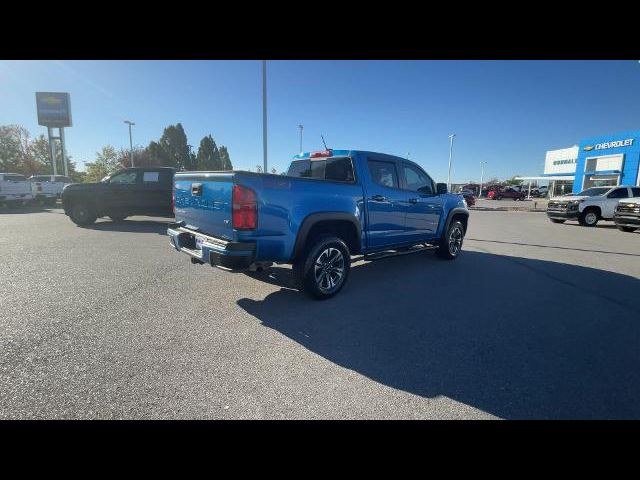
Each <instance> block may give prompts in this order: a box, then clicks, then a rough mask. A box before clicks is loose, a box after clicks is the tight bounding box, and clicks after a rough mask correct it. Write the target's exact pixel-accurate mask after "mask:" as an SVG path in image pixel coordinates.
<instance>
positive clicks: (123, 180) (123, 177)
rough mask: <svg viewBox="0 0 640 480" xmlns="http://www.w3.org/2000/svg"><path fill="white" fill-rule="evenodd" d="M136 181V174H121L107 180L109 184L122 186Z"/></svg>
mask: <svg viewBox="0 0 640 480" xmlns="http://www.w3.org/2000/svg"><path fill="white" fill-rule="evenodd" d="M137 179H138V172H122V173H118V174H117V175H114V176H113V177H111V180H109V183H112V184H119V185H122V184H124V185H131V184H134V183H136V180H137Z"/></svg>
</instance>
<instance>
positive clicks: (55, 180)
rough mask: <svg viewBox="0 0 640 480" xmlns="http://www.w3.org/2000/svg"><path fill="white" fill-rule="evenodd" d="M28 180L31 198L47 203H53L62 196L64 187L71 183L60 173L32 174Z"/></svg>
mask: <svg viewBox="0 0 640 480" xmlns="http://www.w3.org/2000/svg"><path fill="white" fill-rule="evenodd" d="M29 181H30V182H31V193H32V195H33V198H34V199H35V200H38V201H41V202H43V203H45V204H47V205H54V204H55V203H56V201H57V200H58V199H59V198H60V197H61V196H62V190H64V187H66V186H67V185H69V184H71V183H73V182H72V181H71V179H70V178H69V177H64V176H62V175H34V176H32V177H30V178H29Z"/></svg>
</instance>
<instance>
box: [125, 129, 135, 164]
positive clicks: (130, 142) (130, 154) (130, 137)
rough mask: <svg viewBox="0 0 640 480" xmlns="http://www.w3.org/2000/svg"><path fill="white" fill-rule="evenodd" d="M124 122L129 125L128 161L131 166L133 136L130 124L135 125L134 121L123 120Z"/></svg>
mask: <svg viewBox="0 0 640 480" xmlns="http://www.w3.org/2000/svg"><path fill="white" fill-rule="evenodd" d="M124 123H126V124H128V125H129V163H131V166H132V167H133V137H132V136H131V126H132V125H135V123H133V122H130V121H129V120H125V121H124Z"/></svg>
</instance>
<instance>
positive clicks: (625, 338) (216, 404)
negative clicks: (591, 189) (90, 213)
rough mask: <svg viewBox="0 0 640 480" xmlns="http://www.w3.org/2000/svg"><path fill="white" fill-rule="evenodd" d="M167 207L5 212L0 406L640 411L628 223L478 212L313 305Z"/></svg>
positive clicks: (403, 413) (435, 415)
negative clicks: (222, 258) (182, 233)
mask: <svg viewBox="0 0 640 480" xmlns="http://www.w3.org/2000/svg"><path fill="white" fill-rule="evenodd" d="M166 221H167V220H164V219H154V218H145V217H133V218H132V219H128V220H126V221H124V222H123V223H121V224H115V223H111V222H110V221H108V220H99V221H98V223H97V224H96V225H95V226H94V227H93V228H79V227H76V226H75V225H74V224H73V223H72V222H71V221H70V220H69V219H68V218H67V217H66V216H65V215H64V214H63V212H62V211H61V210H60V209H50V210H38V209H32V210H29V209H23V210H13V211H7V210H2V211H0V248H1V249H2V262H0V282H1V287H0V298H1V300H2V302H1V304H2V307H1V308H0V365H1V367H0V368H1V370H0V418H4V419H8V418H105V419H110V418H136V419H137V418H267V419H281V418H286V419H293V418H336V419H340V418H358V419H360V418H362V419H364V418H367V419H368V418H383V419H395V418H410V419H412V418H420V419H466V418H469V419H471V418H473V419H476V418H478V419H480V418H506V419H531V418H540V419H547V418H551V419H557V418H640V323H639V322H638V311H639V308H640V303H639V301H638V295H639V294H640V233H622V232H619V231H618V230H616V229H615V228H614V227H613V224H611V223H608V222H603V223H601V225H599V226H598V227H597V228H591V229H590V228H583V227H579V226H578V225H577V224H576V223H566V224H563V225H556V224H551V223H550V222H549V221H548V220H547V218H546V216H545V215H544V214H543V213H529V212H489V211H473V212H471V218H470V228H469V231H468V234H467V238H466V240H465V244H464V251H463V253H462V255H461V257H460V258H459V259H457V260H456V261H453V262H446V261H442V260H439V259H437V258H436V257H435V255H433V253H431V252H422V253H418V254H414V255H407V256H403V257H397V258H389V259H384V260H379V261H375V262H364V261H362V260H359V261H358V262H357V263H356V264H355V265H354V267H353V270H352V274H351V278H350V280H349V283H348V284H347V285H346V287H345V289H344V290H343V291H342V292H341V294H340V295H339V296H337V297H335V298H333V299H331V300H329V301H326V302H316V301H312V300H310V299H308V298H307V297H306V296H304V295H303V294H302V293H300V292H298V291H296V290H294V289H292V288H290V286H291V284H290V277H289V273H290V270H289V268H286V267H284V266H282V267H275V268H273V269H271V270H270V271H269V272H268V273H262V274H252V275H247V274H231V273H226V272H223V271H220V270H217V269H214V268H211V267H208V266H196V265H192V264H191V263H190V262H189V261H188V259H187V257H186V256H185V255H182V254H179V253H177V252H175V251H174V250H172V249H171V248H170V247H169V245H168V239H167V237H166V234H165V232H166V226H165V225H166Z"/></svg>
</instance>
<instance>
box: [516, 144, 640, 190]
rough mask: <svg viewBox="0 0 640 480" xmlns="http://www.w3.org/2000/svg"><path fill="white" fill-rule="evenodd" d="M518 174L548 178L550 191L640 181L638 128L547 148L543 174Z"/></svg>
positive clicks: (639, 183)
mask: <svg viewBox="0 0 640 480" xmlns="http://www.w3.org/2000/svg"><path fill="white" fill-rule="evenodd" d="M519 178H521V179H522V180H529V181H531V180H536V181H544V180H546V181H548V182H549V192H551V194H552V195H563V194H565V193H570V192H573V193H578V192H581V191H582V190H585V189H587V188H589V187H600V186H615V185H640V131H633V132H622V133H616V134H614V135H604V136H599V137H592V138H587V139H585V140H583V141H581V142H580V144H578V145H574V146H572V147H569V148H561V149H559V150H550V151H548V152H547V154H546V156H545V162H544V173H543V174H542V176H539V177H519Z"/></svg>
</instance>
